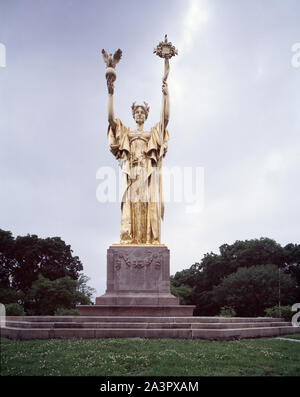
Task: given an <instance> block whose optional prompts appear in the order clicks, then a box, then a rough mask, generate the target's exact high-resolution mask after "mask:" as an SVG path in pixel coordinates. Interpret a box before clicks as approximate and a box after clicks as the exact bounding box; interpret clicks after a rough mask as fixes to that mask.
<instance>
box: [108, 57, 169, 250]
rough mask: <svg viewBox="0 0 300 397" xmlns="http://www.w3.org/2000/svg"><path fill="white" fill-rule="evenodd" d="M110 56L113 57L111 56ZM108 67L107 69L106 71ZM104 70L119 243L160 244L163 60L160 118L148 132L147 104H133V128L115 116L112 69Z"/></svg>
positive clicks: (165, 113) (165, 104) (165, 141)
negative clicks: (118, 175) (118, 191)
mask: <svg viewBox="0 0 300 397" xmlns="http://www.w3.org/2000/svg"><path fill="white" fill-rule="evenodd" d="M110 59H112V58H110ZM108 69H109V70H108ZM108 69H107V70H106V78H107V86H108V122H109V127H108V143H109V147H110V150H111V152H112V153H113V155H114V156H115V157H116V159H118V161H119V165H120V167H121V170H122V202H121V233H120V242H121V244H160V223H161V219H163V216H164V203H163V198H162V175H161V167H162V158H163V157H164V156H165V154H166V152H167V147H168V139H169V133H168V130H167V129H166V127H167V124H168V121H169V93H168V86H167V83H166V78H167V75H168V72H169V60H168V59H165V76H164V79H163V84H162V94H163V100H162V111H161V119H160V122H158V123H157V124H156V125H155V126H154V127H153V128H151V129H150V131H145V130H144V123H145V121H146V119H147V117H148V113H149V109H150V108H149V106H148V104H147V103H146V102H144V104H143V105H136V104H135V102H134V103H133V105H132V107H131V108H132V115H133V118H134V120H135V122H136V128H135V130H130V129H129V128H127V127H125V126H124V125H123V123H122V122H121V120H119V119H118V118H115V116H114V108H113V95H114V87H113V81H114V80H115V78H116V75H115V70H114V69H113V70H112V68H108Z"/></svg>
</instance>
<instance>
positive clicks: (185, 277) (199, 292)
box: [171, 237, 300, 315]
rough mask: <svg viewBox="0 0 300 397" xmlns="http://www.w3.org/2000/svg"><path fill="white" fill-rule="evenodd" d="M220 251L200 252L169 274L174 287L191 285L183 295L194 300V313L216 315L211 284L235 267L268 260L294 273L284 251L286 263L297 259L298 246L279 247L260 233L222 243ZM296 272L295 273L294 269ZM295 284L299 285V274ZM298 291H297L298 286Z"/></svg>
mask: <svg viewBox="0 0 300 397" xmlns="http://www.w3.org/2000/svg"><path fill="white" fill-rule="evenodd" d="M219 251H220V253H219V254H215V253H213V252H210V253H207V254H205V255H204V257H203V258H202V260H201V262H200V263H196V264H194V265H192V266H191V267H190V268H189V269H184V270H183V271H181V272H177V273H176V274H175V276H173V277H172V278H171V284H172V285H173V286H174V287H176V288H178V287H179V286H181V285H188V286H190V287H193V289H192V290H191V296H189V297H188V296H186V297H185V298H186V299H189V300H190V301H191V302H193V304H196V306H197V308H196V311H195V314H196V315H216V314H218V313H219V310H220V307H219V305H218V304H217V303H216V301H215V300H213V292H212V291H213V288H214V287H215V286H217V285H219V284H220V283H221V282H222V280H223V279H224V278H225V277H227V276H229V275H230V274H232V273H235V272H236V271H237V270H238V269H239V268H244V267H245V268H247V267H251V266H260V265H265V264H267V263H272V264H274V265H276V266H278V267H281V268H282V269H283V270H284V272H287V273H288V272H289V273H290V274H291V275H292V276H293V277H296V273H297V269H300V266H299V268H298V267H297V268H295V265H293V264H291V265H290V270H289V271H288V270H287V264H286V260H287V258H286V255H287V253H289V263H292V262H293V261H295V258H296V259H297V260H299V263H300V256H298V250H295V247H294V246H293V250H292V249H291V247H290V248H289V249H288V248H287V249H286V250H285V249H283V248H282V247H281V246H280V244H278V243H276V241H274V240H272V239H269V238H266V237H262V238H260V239H253V240H245V241H240V240H238V241H236V242H235V243H233V244H231V245H230V244H223V245H221V246H220V248H219ZM297 274H298V273H297ZM298 285H299V286H300V274H299V281H298ZM298 294H300V291H299V289H298Z"/></svg>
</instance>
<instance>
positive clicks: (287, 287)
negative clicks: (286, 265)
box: [212, 264, 296, 317]
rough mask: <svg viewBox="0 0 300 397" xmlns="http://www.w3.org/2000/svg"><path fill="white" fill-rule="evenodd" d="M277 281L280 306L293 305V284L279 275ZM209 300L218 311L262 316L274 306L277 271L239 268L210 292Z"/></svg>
mask: <svg viewBox="0 0 300 397" xmlns="http://www.w3.org/2000/svg"><path fill="white" fill-rule="evenodd" d="M280 281H281V302H282V304H283V305H284V304H290V303H294V301H295V292H296V288H295V287H296V282H295V280H294V279H293V278H292V277H291V276H290V275H288V274H282V275H281V280H280ZM212 299H213V300H214V301H215V302H216V303H217V304H218V305H219V307H222V306H225V305H227V306H230V307H233V308H234V309H235V311H236V313H237V315H238V316H249V317H251V316H263V315H264V311H265V309H266V308H268V307H272V306H275V305H276V304H277V303H278V267H277V266H276V265H273V264H269V265H259V266H251V267H240V268H239V269H238V270H237V271H236V272H235V273H232V274H230V275H229V276H227V277H225V278H224V279H223V280H222V282H221V283H220V284H219V285H218V286H215V287H214V288H213V290H212Z"/></svg>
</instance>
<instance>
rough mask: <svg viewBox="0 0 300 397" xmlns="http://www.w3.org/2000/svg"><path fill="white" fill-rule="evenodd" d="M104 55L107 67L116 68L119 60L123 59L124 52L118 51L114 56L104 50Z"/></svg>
mask: <svg viewBox="0 0 300 397" xmlns="http://www.w3.org/2000/svg"><path fill="white" fill-rule="evenodd" d="M102 55H103V59H104V62H105V63H106V66H107V67H108V68H115V67H116V64H117V63H118V62H119V60H120V59H121V57H122V51H121V50H120V49H118V50H117V51H116V52H115V53H114V56H112V54H108V53H107V52H106V51H105V50H102Z"/></svg>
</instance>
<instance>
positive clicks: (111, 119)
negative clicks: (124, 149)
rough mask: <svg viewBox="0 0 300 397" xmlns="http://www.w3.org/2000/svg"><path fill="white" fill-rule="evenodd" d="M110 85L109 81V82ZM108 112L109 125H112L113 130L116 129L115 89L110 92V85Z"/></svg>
mask: <svg viewBox="0 0 300 397" xmlns="http://www.w3.org/2000/svg"><path fill="white" fill-rule="evenodd" d="M107 85H108V82H107ZM107 114H108V122H109V125H110V126H111V128H112V130H113V131H115V130H116V126H117V125H116V123H115V121H114V118H115V115H114V94H113V89H112V92H110V88H109V86H108V102H107Z"/></svg>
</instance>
